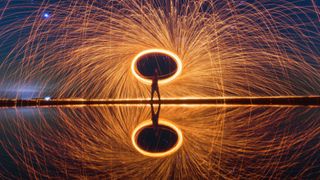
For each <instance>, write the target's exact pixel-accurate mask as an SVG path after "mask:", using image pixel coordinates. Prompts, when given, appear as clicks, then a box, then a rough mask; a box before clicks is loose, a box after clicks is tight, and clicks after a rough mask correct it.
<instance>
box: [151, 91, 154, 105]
mask: <svg viewBox="0 0 320 180" xmlns="http://www.w3.org/2000/svg"><path fill="white" fill-rule="evenodd" d="M153 94H154V90H153V89H151V104H153Z"/></svg>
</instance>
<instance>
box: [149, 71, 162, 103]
mask: <svg viewBox="0 0 320 180" xmlns="http://www.w3.org/2000/svg"><path fill="white" fill-rule="evenodd" d="M158 80H159V74H158V70H157V69H155V70H154V74H153V77H152V84H151V103H153V96H154V93H157V95H158V99H159V103H160V91H159V86H158Z"/></svg>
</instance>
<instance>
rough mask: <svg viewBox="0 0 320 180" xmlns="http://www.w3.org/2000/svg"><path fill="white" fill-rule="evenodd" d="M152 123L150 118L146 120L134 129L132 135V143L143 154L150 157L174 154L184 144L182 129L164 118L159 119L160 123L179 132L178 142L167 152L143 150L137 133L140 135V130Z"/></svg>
mask: <svg viewBox="0 0 320 180" xmlns="http://www.w3.org/2000/svg"><path fill="white" fill-rule="evenodd" d="M150 125H152V121H151V120H148V121H144V122H142V123H141V124H139V125H138V126H137V127H136V128H135V129H134V131H133V133H132V135H131V141H132V144H133V146H134V148H135V149H136V150H137V151H138V152H140V153H141V154H143V155H145V156H149V157H164V156H168V155H171V154H173V153H174V152H176V151H177V150H178V149H179V148H180V147H181V145H182V142H183V137H182V132H181V130H180V129H179V128H178V127H177V126H175V125H174V124H172V123H171V122H168V121H166V120H164V119H159V125H163V126H167V127H169V128H171V129H172V130H174V131H175V132H176V133H177V136H178V139H177V142H176V144H175V145H174V146H173V147H172V148H171V149H169V150H167V151H165V152H148V151H146V150H143V149H142V148H141V147H139V145H138V144H137V135H139V132H140V131H141V130H142V129H143V128H145V127H147V126H150Z"/></svg>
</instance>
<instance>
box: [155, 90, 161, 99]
mask: <svg viewBox="0 0 320 180" xmlns="http://www.w3.org/2000/svg"><path fill="white" fill-rule="evenodd" d="M156 91H157V94H158V100H159V103H160V100H161V97H160V91H159V88H157V89H156Z"/></svg>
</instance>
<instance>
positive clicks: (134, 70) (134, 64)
mask: <svg viewBox="0 0 320 180" xmlns="http://www.w3.org/2000/svg"><path fill="white" fill-rule="evenodd" d="M152 53H159V54H165V55H167V56H170V57H171V58H172V59H173V60H174V61H175V62H176V63H177V72H176V73H174V74H173V75H172V76H171V77H169V78H166V79H161V80H159V84H166V83H168V82H171V81H173V80H174V79H176V78H177V77H178V76H179V75H180V74H181V72H182V61H181V59H180V58H179V57H178V56H177V55H176V54H174V53H172V52H171V51H168V50H165V49H148V50H144V51H142V52H140V53H139V54H137V55H136V56H135V57H134V58H133V60H132V64H131V71H132V74H133V75H134V76H135V77H136V78H137V79H138V80H139V81H141V82H143V83H145V84H151V83H152V80H150V79H146V78H143V77H141V76H140V75H139V74H138V73H137V71H138V70H137V62H138V60H139V59H140V58H141V57H142V56H144V55H146V54H152Z"/></svg>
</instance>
